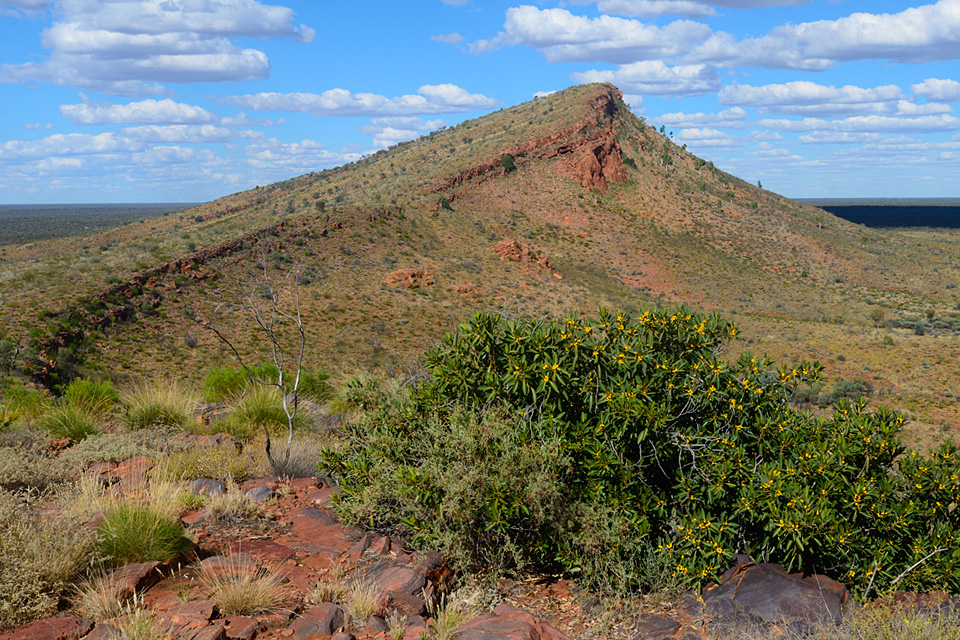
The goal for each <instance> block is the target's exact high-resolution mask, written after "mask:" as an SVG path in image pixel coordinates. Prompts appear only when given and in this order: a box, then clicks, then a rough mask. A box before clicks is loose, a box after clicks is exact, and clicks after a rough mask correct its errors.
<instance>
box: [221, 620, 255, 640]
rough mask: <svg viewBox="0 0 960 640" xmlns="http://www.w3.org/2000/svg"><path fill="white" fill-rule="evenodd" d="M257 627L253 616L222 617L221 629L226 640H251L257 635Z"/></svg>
mask: <svg viewBox="0 0 960 640" xmlns="http://www.w3.org/2000/svg"><path fill="white" fill-rule="evenodd" d="M258 629H259V625H258V624H257V621H256V619H255V618H248V617H247V616H227V617H226V618H224V619H223V631H224V633H225V634H226V636H227V639H228V640H253V639H254V638H256V637H257V631H258Z"/></svg>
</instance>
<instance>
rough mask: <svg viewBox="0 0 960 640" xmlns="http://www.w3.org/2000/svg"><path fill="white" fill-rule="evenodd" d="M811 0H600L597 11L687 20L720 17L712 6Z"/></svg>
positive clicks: (783, 4)
mask: <svg viewBox="0 0 960 640" xmlns="http://www.w3.org/2000/svg"><path fill="white" fill-rule="evenodd" d="M808 2H810V0H599V2H597V9H599V10H600V11H602V12H603V13H612V14H616V15H620V16H629V17H631V18H656V17H658V16H666V15H679V16H686V17H688V18H709V17H711V16H715V15H717V12H716V11H715V10H714V9H713V7H723V8H725V9H748V8H753V7H789V6H793V5H798V4H806V3H808Z"/></svg>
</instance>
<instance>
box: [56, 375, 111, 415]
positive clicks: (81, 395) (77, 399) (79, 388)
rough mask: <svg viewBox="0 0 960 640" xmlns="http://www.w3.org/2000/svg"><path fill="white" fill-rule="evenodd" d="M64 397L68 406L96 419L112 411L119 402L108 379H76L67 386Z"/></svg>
mask: <svg viewBox="0 0 960 640" xmlns="http://www.w3.org/2000/svg"><path fill="white" fill-rule="evenodd" d="M64 396H65V397H66V399H67V403H68V404H69V405H70V406H72V407H75V408H77V409H79V410H81V411H84V412H85V413H87V414H89V415H91V416H94V417H98V418H99V417H102V416H105V415H107V414H108V413H110V412H111V411H113V409H114V407H116V406H117V404H118V403H119V402H120V394H119V393H117V391H116V389H114V388H113V383H112V382H110V380H108V379H103V380H97V381H93V380H90V379H88V378H78V379H76V380H74V381H73V382H71V383H70V384H69V385H67V389H66V391H65V392H64Z"/></svg>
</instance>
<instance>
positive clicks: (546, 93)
mask: <svg viewBox="0 0 960 640" xmlns="http://www.w3.org/2000/svg"><path fill="white" fill-rule="evenodd" d="M556 92H557V91H556V89H551V90H550V91H536V92H534V94H533V97H534V98H546V97H547V96H551V95H553V94H555V93H556Z"/></svg>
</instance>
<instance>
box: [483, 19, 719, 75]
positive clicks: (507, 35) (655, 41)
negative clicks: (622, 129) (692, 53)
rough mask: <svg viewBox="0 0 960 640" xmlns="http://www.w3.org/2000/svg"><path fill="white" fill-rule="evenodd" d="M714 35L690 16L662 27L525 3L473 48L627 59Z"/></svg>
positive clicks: (659, 54)
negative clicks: (501, 27)
mask: <svg viewBox="0 0 960 640" xmlns="http://www.w3.org/2000/svg"><path fill="white" fill-rule="evenodd" d="M712 35H713V32H712V31H711V30H710V27H708V26H707V25H705V24H701V23H699V22H693V21H690V20H678V21H676V22H671V23H669V24H667V25H666V26H663V27H658V26H655V25H650V24H645V23H642V22H639V21H637V20H628V19H625V18H615V17H612V16H607V15H602V16H599V17H597V18H587V17H583V16H575V15H573V14H572V13H570V12H569V11H567V10H566V9H538V8H537V7H531V6H521V7H513V8H510V9H507V16H506V22H505V23H504V31H503V32H501V33H500V34H499V35H498V36H496V37H495V38H492V39H490V40H478V41H477V42H474V43H472V44H471V45H470V50H471V51H472V52H474V53H483V52H486V51H490V50H493V49H496V48H497V47H500V46H504V45H516V44H524V45H528V46H531V47H534V48H535V49H537V50H538V51H539V52H540V53H541V54H542V55H543V56H544V57H545V58H546V59H547V60H548V61H549V62H580V61H600V60H602V61H605V62H610V63H614V64H627V63H630V62H636V61H638V60H660V59H662V58H669V57H673V56H678V55H681V54H682V53H684V52H685V51H687V50H689V49H690V47H691V43H700V42H703V41H705V40H706V39H708V38H710V36H712Z"/></svg>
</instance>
